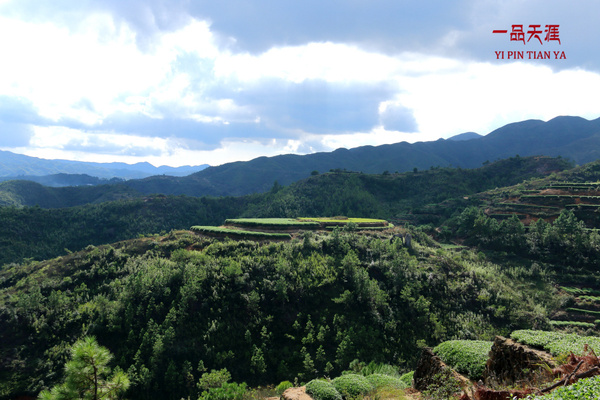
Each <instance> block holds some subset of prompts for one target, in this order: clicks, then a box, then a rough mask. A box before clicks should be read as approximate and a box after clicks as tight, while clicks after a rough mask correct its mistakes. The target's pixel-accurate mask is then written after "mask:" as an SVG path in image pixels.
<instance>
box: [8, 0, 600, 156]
mask: <svg viewBox="0 0 600 400" xmlns="http://www.w3.org/2000/svg"><path fill="white" fill-rule="evenodd" d="M518 24H521V25H523V27H524V31H525V32H527V31H528V30H529V29H530V27H529V25H532V24H538V25H540V26H541V29H542V30H544V27H545V26H546V25H559V35H560V39H561V43H560V44H559V43H557V42H556V41H543V42H542V43H539V41H536V40H535V38H533V39H534V40H531V41H528V42H526V43H525V44H523V43H521V42H514V41H513V42H511V41H510V32H511V29H512V28H511V27H512V25H518ZM495 29H507V30H508V31H509V33H507V34H494V33H492V31H493V30H495ZM599 30H600V2H597V1H592V0H580V1H577V2H569V1H566V0H564V1H548V0H545V1H542V0H532V1H517V0H506V1H487V0H457V1H448V0H443V1H442V0H439V1H412V0H364V1H362V0H331V1H323V0H320V1H315V0H304V1H301V2H300V1H295V0H253V1H248V0H222V1H214V0H212V1H204V0H202V1H194V0H173V1H161V0H105V1H92V0H80V1H76V2H74V1H70V0H69V1H66V0H62V1H61V0H57V1H40V0H35V1H33V0H0V54H1V59H2V62H1V63H0V149H2V150H9V151H13V152H16V153H22V154H27V155H30V156H36V157H42V158H62V159H72V160H82V161H98V162H110V161H122V162H129V163H133V162H139V161H148V162H151V163H152V164H155V165H157V166H158V165H173V166H178V165H198V164H204V163H206V164H211V165H219V164H222V163H225V162H230V161H237V160H249V159H252V158H255V157H258V156H263V155H266V156H272V155H276V154H283V153H297V154H306V153H310V152H315V151H331V150H334V149H336V148H338V147H347V148H350V147H356V146H361V145H380V144H385V143H396V142H401V141H408V142H416V141H427V140H436V139H438V138H440V137H441V138H447V137H450V136H453V135H456V134H459V133H462V132H467V131H475V132H478V133H480V134H487V133H489V132H490V131H492V130H494V129H496V128H499V127H500V126H503V125H505V124H507V123H511V122H515V121H521V120H525V119H542V120H548V119H551V118H553V117H555V116H558V115H578V116H582V117H584V118H588V119H594V118H598V117H600V109H599V108H598V107H597V104H598V100H597V97H598V93H600V51H599V50H600V48H599V47H600V46H599V45H598V43H597V38H598V37H600V32H599ZM526 36H528V35H526ZM541 38H542V39H544V34H541ZM496 51H504V52H505V55H507V54H508V51H524V55H525V57H524V59H523V60H508V59H497V58H496V55H495V52H496ZM527 51H530V52H535V54H539V53H538V52H539V51H551V52H552V58H551V59H549V60H533V59H527ZM554 52H557V53H556V54H562V52H564V55H565V59H554Z"/></svg>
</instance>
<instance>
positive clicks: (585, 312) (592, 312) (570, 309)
mask: <svg viewBox="0 0 600 400" xmlns="http://www.w3.org/2000/svg"><path fill="white" fill-rule="evenodd" d="M567 311H571V312H576V313H581V314H588V315H600V311H593V310H585V309H583V308H574V307H569V308H567Z"/></svg>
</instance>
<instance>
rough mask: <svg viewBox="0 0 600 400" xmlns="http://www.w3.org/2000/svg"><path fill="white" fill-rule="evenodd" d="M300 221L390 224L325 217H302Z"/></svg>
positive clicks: (362, 219)
mask: <svg viewBox="0 0 600 400" xmlns="http://www.w3.org/2000/svg"><path fill="white" fill-rule="evenodd" d="M298 220H300V221H315V222H319V223H325V224H327V223H338V224H339V223H342V224H348V223H350V222H354V223H355V224H359V225H360V224H384V225H386V226H387V225H388V222H387V221H386V220H384V219H374V218H346V217H324V218H309V217H302V218H298Z"/></svg>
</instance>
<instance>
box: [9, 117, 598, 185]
mask: <svg viewBox="0 0 600 400" xmlns="http://www.w3.org/2000/svg"><path fill="white" fill-rule="evenodd" d="M7 153H8V152H1V153H0V165H3V166H4V168H0V175H6V172H5V171H6V166H7V165H9V166H10V165H13V168H14V169H13V170H16V168H17V166H18V168H20V169H19V170H18V171H19V174H20V175H45V172H47V173H58V172H66V173H73V171H77V173H78V174H82V173H83V174H88V175H91V176H95V177H99V178H101V179H109V178H113V177H119V178H124V179H129V180H127V181H125V182H122V183H121V184H123V185H126V186H127V187H129V188H130V189H133V190H134V191H136V192H139V193H140V194H153V193H162V194H173V195H181V194H184V195H189V196H241V195H246V194H251V193H262V192H266V191H269V190H270V189H271V188H273V187H274V185H275V186H276V184H277V185H288V184H290V183H292V182H296V181H298V180H300V179H304V178H306V177H309V176H311V175H315V174H319V173H323V172H329V171H344V170H345V171H355V172H363V173H383V172H388V173H394V172H406V171H419V170H423V169H430V168H436V167H447V166H452V167H460V168H476V167H479V166H481V165H482V164H483V163H487V162H488V161H490V162H491V161H495V160H500V159H505V158H509V157H513V156H516V155H520V156H530V155H546V156H554V157H556V156H561V157H564V158H567V159H568V160H570V161H572V162H574V163H576V164H585V163H587V162H591V161H594V160H596V159H598V158H600V118H598V119H595V120H586V119H584V118H581V117H570V116H562V117H556V118H554V119H552V120H550V121H547V122H544V121H541V120H526V121H522V122H516V123H511V124H508V125H505V126H503V127H501V128H499V129H496V130H494V131H493V132H490V133H489V134H487V135H485V136H481V135H479V134H477V133H474V132H467V133H463V134H460V135H456V136H453V137H452V138H449V139H446V140H444V139H439V140H436V141H430V142H417V143H407V142H401V143H395V144H389V145H382V146H362V147H357V148H353V149H345V148H340V149H337V150H335V151H333V152H321V153H313V154H307V155H294V154H286V155H279V156H274V157H259V158H256V159H253V160H250V161H245V162H241V161H239V162H232V163H227V164H223V165H220V166H215V167H207V168H205V167H206V166H205V165H204V166H197V167H180V168H171V167H160V168H155V167H153V166H152V165H150V164H148V163H138V164H134V165H128V164H123V163H111V164H98V163H78V162H73V161H64V160H40V159H34V158H32V157H26V156H21V155H17V154H12V153H8V154H7ZM8 155H10V157H9V156H8ZM6 158H10V159H11V160H12V161H11V162H12V164H11V163H9V162H7V161H6V160H5V159H6ZM58 166H60V168H62V169H61V170H60V171H59V168H58ZM84 167H85V168H86V169H84ZM194 168H195V169H196V170H195V171H198V169H199V168H201V169H202V170H200V171H198V172H194V173H191V172H192V171H194ZM44 171H45V172H44ZM115 171H117V172H119V175H117V174H116V172H115ZM186 172H187V173H188V174H189V173H191V174H189V175H186ZM13 174H14V173H13ZM111 174H112V175H111ZM136 174H137V176H138V177H139V175H143V174H146V175H145V176H146V177H144V178H142V179H132V178H134V177H135V176H136ZM159 174H165V175H159ZM148 175H152V176H148ZM170 175H180V176H170ZM181 175H186V176H181ZM55 178H56V177H53V178H52V180H56V179H55ZM83 178H85V179H83ZM20 179H30V180H36V179H37V181H38V182H39V183H42V184H44V185H49V184H48V183H46V182H44V181H43V179H42V178H40V177H37V178H36V179H33V178H28V177H25V176H23V177H20ZM45 179H46V181H48V179H49V178H45ZM86 179H87V181H86ZM81 180H82V181H83V182H85V183H83V184H85V185H90V184H99V183H111V182H110V181H98V182H96V183H93V182H90V179H89V177H87V178H86V177H82V179H81ZM60 181H61V182H62V183H63V184H59V185H56V186H65V184H64V182H65V181H68V179H67V178H66V177H64V176H60ZM71 181H73V179H71ZM113 183H114V181H113ZM66 185H68V184H66ZM71 185H72V183H71ZM49 186H52V185H49Z"/></svg>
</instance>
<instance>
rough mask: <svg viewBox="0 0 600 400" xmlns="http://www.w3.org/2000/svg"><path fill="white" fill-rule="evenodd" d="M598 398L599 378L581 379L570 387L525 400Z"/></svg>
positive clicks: (581, 399)
mask: <svg viewBox="0 0 600 400" xmlns="http://www.w3.org/2000/svg"><path fill="white" fill-rule="evenodd" d="M599 398H600V377H599V376H595V377H593V378H588V379H582V380H580V381H577V382H575V383H574V384H572V385H570V386H563V387H559V388H558V389H556V390H554V391H552V392H551V393H549V394H546V395H544V396H535V397H527V399H526V400H597V399H599Z"/></svg>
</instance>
